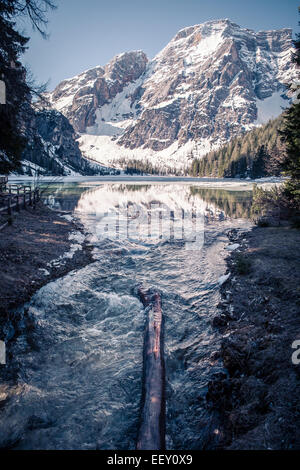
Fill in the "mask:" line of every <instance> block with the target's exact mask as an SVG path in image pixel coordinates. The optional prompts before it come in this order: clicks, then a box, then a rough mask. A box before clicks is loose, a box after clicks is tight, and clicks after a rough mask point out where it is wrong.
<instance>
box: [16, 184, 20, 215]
mask: <svg viewBox="0 0 300 470" xmlns="http://www.w3.org/2000/svg"><path fill="white" fill-rule="evenodd" d="M16 199H17V203H16V210H17V211H18V212H20V204H19V188H18V194H17V195H16Z"/></svg>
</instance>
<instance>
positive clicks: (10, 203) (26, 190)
mask: <svg viewBox="0 0 300 470" xmlns="http://www.w3.org/2000/svg"><path fill="white" fill-rule="evenodd" d="M39 199H40V190H39V189H38V188H35V189H32V188H31V186H23V185H22V186H20V185H18V184H10V185H8V186H7V187H6V192H2V193H0V215H2V214H7V215H11V214H12V211H13V210H16V211H17V212H19V211H20V210H21V208H24V209H25V208H26V206H27V205H28V206H35V204H36V203H37V202H38V200H39ZM7 224H8V222H6V223H5V224H3V225H2V226H1V227H0V230H1V229H2V228H4V227H5V226H6V225H7Z"/></svg>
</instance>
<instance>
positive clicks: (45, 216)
mask: <svg viewBox="0 0 300 470" xmlns="http://www.w3.org/2000/svg"><path fill="white" fill-rule="evenodd" d="M84 238H85V237H84V230H83V227H82V225H81V224H79V223H78V222H77V221H72V220H66V219H65V218H63V217H61V214H59V213H57V212H54V211H52V210H50V209H49V208H47V207H46V206H44V205H43V204H42V203H39V204H38V205H37V207H36V208H35V209H31V208H27V210H23V211H21V212H20V213H19V214H18V215H17V216H15V217H14V219H13V223H12V225H10V226H7V227H5V228H4V229H3V230H2V231H1V232H0V272H1V283H0V298H1V304H0V340H4V341H5V342H6V345H7V365H6V366H0V379H1V377H2V379H10V378H12V379H13V378H14V377H15V374H16V367H10V365H9V359H10V344H11V342H12V341H14V339H15V338H16V337H17V336H18V335H19V334H20V333H21V332H24V333H26V332H27V331H29V330H30V329H32V323H31V320H30V318H28V316H27V314H26V310H25V312H20V309H18V307H20V306H22V305H23V304H24V303H25V302H27V301H28V300H30V298H31V296H32V295H33V294H34V292H36V291H37V290H38V289H39V288H40V287H42V286H43V285H44V284H47V283H48V282H49V281H51V280H53V279H57V278H59V277H61V276H63V275H65V274H67V273H68V272H69V271H71V270H73V269H78V268H80V267H83V266H85V265H87V264H89V263H91V262H92V261H93V258H92V255H91V247H90V246H89V245H88V244H87V243H86V242H85V240H84ZM66 253H67V254H66Z"/></svg>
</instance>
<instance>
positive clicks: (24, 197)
mask: <svg viewBox="0 0 300 470" xmlns="http://www.w3.org/2000/svg"><path fill="white" fill-rule="evenodd" d="M23 192H24V194H23V205H24V209H26V186H24V191H23Z"/></svg>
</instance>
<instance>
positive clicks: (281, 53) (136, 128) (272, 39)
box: [50, 19, 296, 165]
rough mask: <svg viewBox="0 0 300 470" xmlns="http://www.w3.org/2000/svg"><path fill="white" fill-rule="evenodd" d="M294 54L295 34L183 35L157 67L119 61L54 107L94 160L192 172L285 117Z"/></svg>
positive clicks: (226, 29)
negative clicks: (190, 164)
mask: <svg viewBox="0 0 300 470" xmlns="http://www.w3.org/2000/svg"><path fill="white" fill-rule="evenodd" d="M291 51H292V32H291V30H290V29H282V30H276V31H259V32H255V31H253V30H251V29H247V28H242V27H240V26H239V25H237V24H235V23H233V22H231V21H230V20H229V19H220V20H214V21H208V22H206V23H203V24H198V25H194V26H190V27H187V28H184V29H182V30H180V31H179V32H178V33H177V34H176V35H175V36H174V38H173V39H172V40H171V41H170V42H169V43H168V44H167V45H166V47H165V48H164V49H163V50H162V51H161V52H160V53H159V54H157V55H156V56H155V57H154V59H152V60H151V61H149V62H148V60H147V57H146V55H145V54H144V53H143V52H142V51H134V52H127V53H124V54H119V55H117V56H116V57H114V58H113V59H112V60H111V61H110V62H109V63H108V64H107V65H106V66H104V67H97V68H95V69H91V70H89V71H87V72H84V73H83V74H80V75H78V76H77V77H74V78H73V79H69V80H66V81H64V82H62V83H61V84H60V85H59V86H58V87H57V88H56V89H55V90H54V92H53V93H52V94H50V99H51V102H52V105H53V107H55V108H56V109H59V110H60V111H61V112H63V114H65V115H66V116H67V117H68V118H69V119H70V121H71V123H72V124H73V126H74V128H75V130H77V131H78V132H80V133H81V134H82V136H81V138H80V143H81V145H82V149H83V151H84V152H85V154H86V155H90V156H92V158H96V159H99V160H100V161H101V162H103V161H104V160H105V159H106V161H108V162H110V163H111V162H112V160H113V159H117V158H120V156H123V155H128V158H131V157H132V158H135V159H136V158H145V155H147V158H149V159H150V160H152V159H153V160H154V161H159V162H160V164H161V163H162V162H164V161H168V162H169V163H170V162H173V163H172V164H174V165H177V164H178V161H179V160H180V162H181V163H180V165H185V164H186V163H185V162H186V158H187V156H189V157H191V158H192V157H193V156H200V155H202V154H204V153H206V152H207V151H209V150H211V149H212V148H216V147H218V146H220V145H222V144H223V143H225V142H226V141H228V140H229V139H230V138H232V137H234V136H236V135H237V134H240V133H243V132H245V131H247V130H249V129H251V128H252V127H254V126H256V125H259V124H262V123H263V122H266V120H268V119H269V118H271V117H275V116H276V115H278V114H280V112H281V111H282V106H285V105H287V104H288V101H287V99H286V98H287V97H286V96H285V92H286V89H285V86H284V85H285V83H287V82H288V81H290V80H291V79H292V78H293V76H295V74H296V71H295V67H293V66H292V65H291ZM182 149H185V150H184V151H182ZM178 155H180V157H178ZM177 157H178V158H177ZM178 159H179V160H178ZM170 164H171V163H170Z"/></svg>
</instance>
